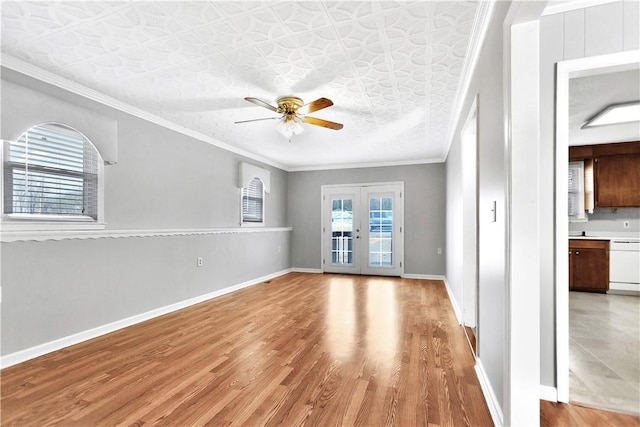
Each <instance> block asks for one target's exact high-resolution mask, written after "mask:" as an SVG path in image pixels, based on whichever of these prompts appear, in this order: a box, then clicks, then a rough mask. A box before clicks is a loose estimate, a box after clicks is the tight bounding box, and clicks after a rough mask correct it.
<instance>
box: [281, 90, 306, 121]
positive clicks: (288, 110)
mask: <svg viewBox="0 0 640 427" xmlns="http://www.w3.org/2000/svg"><path fill="white" fill-rule="evenodd" d="M276 103H277V104H278V113H280V114H284V115H285V116H286V119H287V120H292V119H293V118H294V117H295V116H296V112H297V111H298V108H300V107H302V106H303V105H304V103H303V102H302V99H300V98H298V97H297V96H281V97H280V98H278V99H277V100H276Z"/></svg>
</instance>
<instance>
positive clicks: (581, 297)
mask: <svg viewBox="0 0 640 427" xmlns="http://www.w3.org/2000/svg"><path fill="white" fill-rule="evenodd" d="M569 398H570V400H571V402H572V403H579V404H583V405H585V406H592V407H595V408H599V409H609V410H613V411H616V412H624V413H630V414H635V415H638V414H640V297H637V296H627V295H604V294H592V293H587V292H570V293H569Z"/></svg>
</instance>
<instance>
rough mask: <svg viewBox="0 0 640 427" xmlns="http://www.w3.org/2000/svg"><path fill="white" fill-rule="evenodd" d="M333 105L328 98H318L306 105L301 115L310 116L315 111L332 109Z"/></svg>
mask: <svg viewBox="0 0 640 427" xmlns="http://www.w3.org/2000/svg"><path fill="white" fill-rule="evenodd" d="M332 105H333V101H331V100H330V99H328V98H318V99H316V100H315V101H311V102H310V103H308V104H307V105H304V106H303V107H302V108H301V111H300V112H301V113H303V114H309V113H313V112H314V111H318V110H322V109H323V108H327V107H331V106H332Z"/></svg>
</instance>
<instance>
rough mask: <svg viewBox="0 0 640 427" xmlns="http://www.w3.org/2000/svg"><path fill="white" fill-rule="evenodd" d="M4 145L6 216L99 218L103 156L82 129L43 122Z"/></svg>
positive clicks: (70, 218)
mask: <svg viewBox="0 0 640 427" xmlns="http://www.w3.org/2000/svg"><path fill="white" fill-rule="evenodd" d="M4 150H5V152H4V153H3V157H4V176H3V181H4V182H3V187H4V203H3V205H4V214H5V215H6V216H7V217H8V218H10V219H11V218H15V219H40V220H70V221H98V219H99V218H98V217H99V212H100V206H98V201H99V199H100V197H99V192H100V184H101V182H99V180H100V179H101V177H100V171H101V166H102V163H101V162H102V159H101V157H100V154H99V153H98V151H97V150H96V149H95V147H94V146H93V144H92V143H91V142H90V141H89V140H88V139H87V138H85V137H84V135H82V134H81V133H80V132H78V131H77V130H75V129H73V128H71V127H69V126H66V125H62V124H54V123H47V124H42V125H38V126H34V127H32V128H31V129H29V130H28V131H26V132H25V133H24V134H22V136H21V137H20V138H19V139H18V140H17V141H12V142H8V143H6V144H5V147H4Z"/></svg>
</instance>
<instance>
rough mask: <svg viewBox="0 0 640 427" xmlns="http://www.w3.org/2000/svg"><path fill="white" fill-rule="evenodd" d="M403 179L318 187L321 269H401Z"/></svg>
mask: <svg viewBox="0 0 640 427" xmlns="http://www.w3.org/2000/svg"><path fill="white" fill-rule="evenodd" d="M402 193H403V183H390V184H371V185H349V186H333V185H326V186H323V187H322V258H323V259H322V269H323V271H325V272H328V273H347V274H370V275H380V276H400V275H401V274H402V273H403V249H404V238H403V227H404V224H403V221H404V217H403V199H402Z"/></svg>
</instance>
